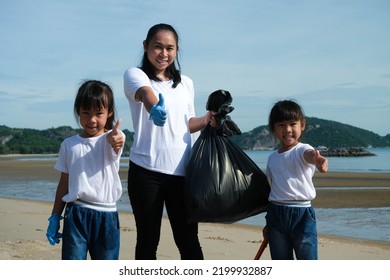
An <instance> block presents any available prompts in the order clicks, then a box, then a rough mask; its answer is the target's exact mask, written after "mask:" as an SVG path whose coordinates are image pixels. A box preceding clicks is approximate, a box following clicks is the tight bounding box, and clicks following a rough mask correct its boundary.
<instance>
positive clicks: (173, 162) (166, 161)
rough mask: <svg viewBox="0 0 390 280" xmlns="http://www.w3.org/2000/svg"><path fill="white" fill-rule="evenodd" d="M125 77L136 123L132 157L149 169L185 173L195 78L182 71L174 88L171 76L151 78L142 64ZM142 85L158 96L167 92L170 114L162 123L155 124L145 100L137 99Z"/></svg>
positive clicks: (129, 71) (126, 92)
mask: <svg viewBox="0 0 390 280" xmlns="http://www.w3.org/2000/svg"><path fill="white" fill-rule="evenodd" d="M123 80H124V93H125V96H126V97H127V99H128V102H129V106H130V111H131V118H132V122H133V127H134V143H133V145H132V147H131V153H130V160H131V161H132V162H134V163H135V164H137V165H139V166H141V167H143V168H146V169H148V170H152V171H156V172H160V173H165V174H170V175H177V176H184V175H185V167H186V164H187V162H188V158H189V156H190V152H191V134H190V131H189V126H188V122H189V119H190V118H192V117H194V116H195V109H194V86H193V82H192V80H191V79H190V78H188V77H187V76H185V75H181V83H179V84H178V85H177V87H176V88H172V84H173V81H172V80H170V81H163V82H155V81H152V80H150V79H149V78H148V76H147V75H146V74H145V73H144V72H143V71H142V70H141V69H139V68H130V69H127V70H126V71H125V73H124V76H123ZM143 86H148V87H151V88H152V89H153V91H154V94H155V95H156V97H157V99H158V95H159V93H162V94H163V96H164V102H165V109H166V110H167V112H168V115H167V120H166V123H165V125H164V126H162V127H161V126H156V125H154V124H153V121H152V120H149V113H148V112H147V111H146V109H145V107H144V104H143V103H142V102H140V101H137V100H135V93H136V91H137V90H138V89H139V88H141V87H143Z"/></svg>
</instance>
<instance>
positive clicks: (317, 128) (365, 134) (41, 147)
mask: <svg viewBox="0 0 390 280" xmlns="http://www.w3.org/2000/svg"><path fill="white" fill-rule="evenodd" d="M306 120H307V126H306V131H305V132H304V134H303V136H302V141H303V142H306V143H309V144H311V145H312V146H314V147H321V146H325V147H327V148H346V147H362V148H368V147H390V134H388V135H386V136H384V137H383V136H380V135H378V134H375V133H373V132H370V131H367V130H364V129H361V128H357V127H353V126H351V125H346V124H342V123H339V122H335V121H328V120H323V119H318V118H313V117H307V118H306ZM80 132H81V129H74V128H71V127H69V126H61V127H58V128H50V129H45V130H37V129H27V128H9V127H7V126H0V154H3V155H4V154H56V153H58V151H59V148H60V145H61V143H62V141H63V140H64V139H65V138H67V137H69V136H71V135H75V134H77V133H80ZM123 132H124V133H125V134H126V143H125V149H124V151H125V152H124V156H128V153H129V151H130V146H131V145H132V143H133V139H134V132H130V131H129V130H127V129H125V130H124V131H123ZM231 139H232V140H233V142H235V143H236V144H237V145H238V146H239V147H240V148H241V149H243V150H265V149H274V148H276V147H277V141H276V140H275V139H274V138H273V137H271V136H270V133H269V131H268V127H267V126H265V125H263V126H259V127H257V128H255V129H253V130H251V131H249V132H245V133H242V134H241V135H235V136H232V137H231Z"/></svg>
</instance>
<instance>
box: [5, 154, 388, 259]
mask: <svg viewBox="0 0 390 280" xmlns="http://www.w3.org/2000/svg"><path fill="white" fill-rule="evenodd" d="M14 176H25V177H27V178H29V179H30V180H31V181H32V184H33V181H34V180H38V179H42V178H46V179H48V180H55V181H56V180H57V179H58V176H59V175H58V173H57V172H56V171H55V170H53V162H46V161H38V162H36V163H35V164H34V165H31V163H28V162H27V161H26V162H24V161H14V160H13V157H4V156H2V157H0V179H1V178H12V177H14ZM121 177H122V178H126V170H121ZM314 180H315V183H316V185H317V186H318V192H317V198H316V199H315V201H313V205H314V206H315V207H324V206H326V207H338V208H339V207H373V206H375V207H379V206H381V207H382V206H383V207H389V206H390V190H389V189H388V187H389V182H390V174H371V173H367V174H362V173H328V174H317V175H316V176H315V179H314ZM363 185H364V186H365V187H372V190H366V191H364V195H363V196H362V195H361V194H362V192H361V191H360V192H358V191H356V188H355V187H357V186H363ZM332 186H333V187H337V186H340V187H341V186H342V187H344V188H348V187H351V190H350V191H343V192H337V190H331V191H329V190H327V188H328V187H332ZM381 187H387V188H383V189H381ZM321 188H323V190H321ZM51 208H52V202H46V201H32V200H20V199H9V198H0V220H1V224H0V260H59V259H60V258H61V246H60V245H56V246H51V245H50V244H49V243H48V242H47V240H46V236H45V233H46V229H47V225H48V221H47V218H48V216H49V215H50V212H51ZM120 223H121V251H120V259H121V260H132V259H134V247H135V238H136V231H135V223H134V218H133V216H132V214H131V213H128V212H120ZM261 230H262V228H261V227H256V226H249V225H241V224H237V223H235V224H215V223H201V224H200V225H199V238H200V242H201V245H202V248H203V252H204V256H205V259H206V260H253V258H254V257H255V255H256V253H257V250H258V248H259V246H260V243H261V241H262V233H261ZM319 258H320V259H321V260H390V243H387V242H375V241H367V240H357V239H348V238H338V237H333V236H324V235H320V237H319ZM158 259H160V260H177V259H180V257H179V254H178V251H177V249H176V246H175V244H174V242H173V238H172V233H171V229H170V226H169V222H168V220H167V219H164V221H163V225H162V234H161V240H160V245H159V248H158ZM261 259H263V260H269V259H270V255H269V250H268V248H266V250H265V252H264V253H263V255H262V256H261Z"/></svg>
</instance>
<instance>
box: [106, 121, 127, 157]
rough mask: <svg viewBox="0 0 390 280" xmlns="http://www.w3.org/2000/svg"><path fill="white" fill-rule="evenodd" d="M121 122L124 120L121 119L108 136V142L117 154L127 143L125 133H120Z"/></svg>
mask: <svg viewBox="0 0 390 280" xmlns="http://www.w3.org/2000/svg"><path fill="white" fill-rule="evenodd" d="M121 122H122V120H121V119H119V120H118V121H117V123H116V124H115V126H114V128H113V129H112V130H111V132H110V133H109V134H107V136H106V140H107V142H108V143H110V145H111V146H112V148H113V149H114V152H115V153H116V154H118V152H119V150H120V149H121V148H122V147H123V145H124V144H125V140H124V139H123V135H122V133H120V129H119V126H120V124H121Z"/></svg>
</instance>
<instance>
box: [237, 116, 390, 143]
mask: <svg viewBox="0 0 390 280" xmlns="http://www.w3.org/2000/svg"><path fill="white" fill-rule="evenodd" d="M306 122H307V124H306V130H305V131H304V133H303V135H302V139H301V140H302V142H305V143H309V144H311V145H312V146H313V147H321V146H325V147H327V148H345V147H362V148H369V147H390V134H387V135H386V136H380V135H378V134H376V133H373V132H371V131H368V130H364V129H361V128H357V127H354V126H351V125H347V124H342V123H339V122H335V121H329V120H323V119H318V118H313V117H306ZM231 139H232V140H233V142H235V143H236V144H237V145H238V146H239V147H241V148H242V149H244V150H266V149H274V148H275V147H277V140H276V139H275V138H274V137H272V136H271V135H270V133H269V130H268V126H266V125H263V126H259V127H257V128H255V129H253V130H251V131H249V132H245V133H242V134H241V135H235V136H232V137H231Z"/></svg>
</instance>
